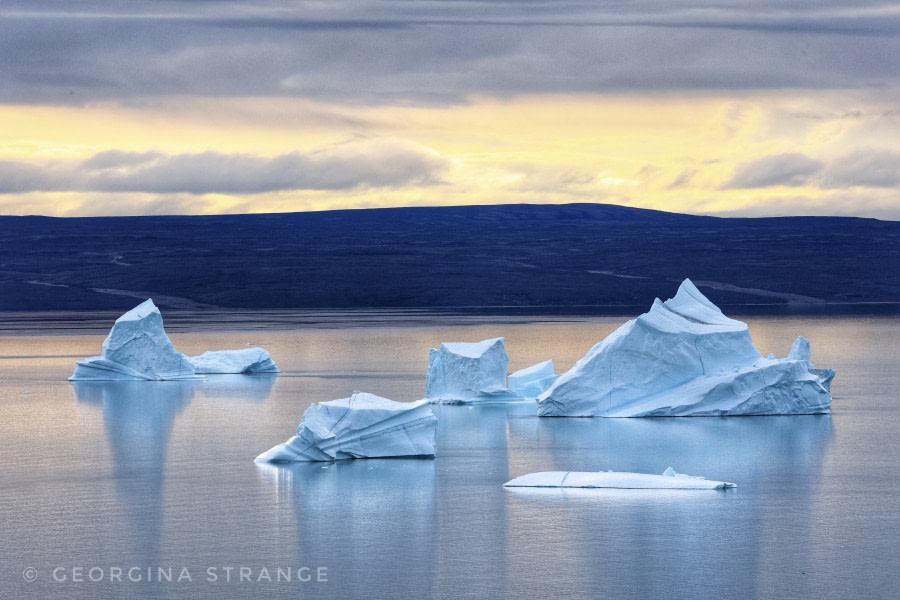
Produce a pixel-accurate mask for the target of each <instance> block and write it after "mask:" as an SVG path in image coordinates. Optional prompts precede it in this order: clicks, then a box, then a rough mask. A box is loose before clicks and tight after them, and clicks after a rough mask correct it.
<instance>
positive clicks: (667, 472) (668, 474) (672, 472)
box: [663, 280, 687, 477]
mask: <svg viewBox="0 0 900 600" xmlns="http://www.w3.org/2000/svg"><path fill="white" fill-rule="evenodd" d="M685 281H687V280H685ZM663 475H665V476H666V477H675V476H676V475H678V473H676V472H675V469H673V468H672V467H669V468H667V469H666V470H665V471H663Z"/></svg>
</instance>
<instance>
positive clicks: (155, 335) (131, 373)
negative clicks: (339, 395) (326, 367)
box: [69, 299, 279, 381]
mask: <svg viewBox="0 0 900 600" xmlns="http://www.w3.org/2000/svg"><path fill="white" fill-rule="evenodd" d="M102 352H103V353H102V354H101V355H100V356H91V357H89V358H86V359H84V360H80V361H77V362H76V366H75V372H74V373H73V374H72V376H71V377H69V381H114V380H135V379H144V380H150V381H168V380H177V379H202V375H206V374H216V373H221V374H229V373H244V374H255V373H278V372H279V371H278V367H276V366H275V362H274V361H273V360H272V357H271V356H270V355H269V352H268V351H266V350H264V349H263V348H245V349H241V350H219V351H210V352H204V353H203V354H201V355H200V356H191V357H189V356H186V355H184V354H182V353H181V352H178V351H177V350H175V346H173V345H172V341H171V340H170V339H169V336H168V335H166V330H165V327H164V326H163V320H162V314H160V312H159V309H158V308H157V307H156V305H155V304H153V300H151V299H147V300H146V301H144V302H142V303H141V304H139V305H138V306H136V307H134V308H132V309H131V310H129V311H128V312H127V313H125V314H124V315H122V316H121V317H119V318H118V319H116V322H115V323H114V324H113V326H112V329H111V330H110V331H109V335H107V336H106V340H104V342H103V350H102Z"/></svg>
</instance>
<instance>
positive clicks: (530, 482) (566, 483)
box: [503, 467, 737, 490]
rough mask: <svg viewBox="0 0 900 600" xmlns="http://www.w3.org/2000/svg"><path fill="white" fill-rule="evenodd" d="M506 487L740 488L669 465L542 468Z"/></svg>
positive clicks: (516, 479)
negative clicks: (653, 470) (656, 468)
mask: <svg viewBox="0 0 900 600" xmlns="http://www.w3.org/2000/svg"><path fill="white" fill-rule="evenodd" d="M503 487H557V488H560V487H561V488H616V489H628V490H721V489H725V488H733V487H737V486H736V485H735V484H733V483H729V482H727V481H713V480H711V479H706V478H704V477H696V476H692V475H685V474H683V473H676V472H675V469H673V468H672V467H669V468H668V469H666V470H665V471H663V474H662V475H649V474H647V473H626V472H622V471H543V472H541V473H529V474H528V475H522V476H521V477H516V478H515V479H513V480H511V481H507V482H506V483H505V484H503Z"/></svg>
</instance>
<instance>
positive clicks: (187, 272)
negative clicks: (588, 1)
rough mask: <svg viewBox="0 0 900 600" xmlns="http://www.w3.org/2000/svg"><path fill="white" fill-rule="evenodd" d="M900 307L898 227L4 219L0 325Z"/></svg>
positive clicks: (282, 216)
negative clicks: (226, 312) (172, 316)
mask: <svg viewBox="0 0 900 600" xmlns="http://www.w3.org/2000/svg"><path fill="white" fill-rule="evenodd" d="M687 277H689V278H691V279H692V280H693V281H694V282H695V283H697V285H698V286H699V287H701V288H702V289H703V292H704V294H708V295H709V296H710V298H711V299H713V300H714V301H715V302H716V303H718V304H759V303H763V304H772V303H774V304H779V303H780V304H787V303H789V304H791V305H797V306H801V305H804V304H826V303H871V302H877V303H884V302H900V223H898V222H894V221H879V220H875V219H863V218H851V217H773V218H758V219H747V218H719V217H708V216H694V215H682V214H677V213H666V212H662V211H654V210H646V209H637V208H629V207H623V206H616V205H609V204H568V205H529V204H513V205H489V206H457V207H415V208H387V209H362V210H341V211H327V212H306V213H279V214H255V215H214V216H146V217H83V218H52V217H39V216H28V217H0V310H26V311H27V310H100V309H116V310H118V309H127V308H131V307H132V306H134V305H136V304H137V303H138V302H139V299H144V298H146V297H149V296H152V297H153V298H154V300H155V301H156V302H157V303H158V304H159V305H160V306H162V307H164V308H204V307H223V308H251V309H252V308H259V309H263V308H265V309H275V308H365V307H405V308H411V307H423V308H428V307H431V308H440V307H476V306H479V307H483V306H487V307H490V306H512V307H537V306H541V307H545V306H550V307H566V306H595V305H603V306H626V305H627V306H633V305H646V304H647V303H648V302H650V301H652V299H653V298H654V297H655V296H658V295H660V294H665V293H667V292H668V291H669V290H670V289H671V287H672V282H673V281H675V282H677V281H681V280H682V279H684V278H687Z"/></svg>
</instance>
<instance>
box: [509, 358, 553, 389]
mask: <svg viewBox="0 0 900 600" xmlns="http://www.w3.org/2000/svg"><path fill="white" fill-rule="evenodd" d="M556 377H557V375H556V373H554V372H553V361H552V360H545V361H544V362H542V363H538V364H536V365H532V366H530V367H526V368H524V369H520V370H519V371H516V372H515V373H512V374H510V376H509V378H508V381H509V391H510V392H512V393H514V394H518V395H520V396H523V397H525V398H537V397H538V396H540V395H541V394H542V393H544V392H545V391H546V390H547V389H548V388H549V387H550V386H551V385H553V382H554V381H556Z"/></svg>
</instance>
